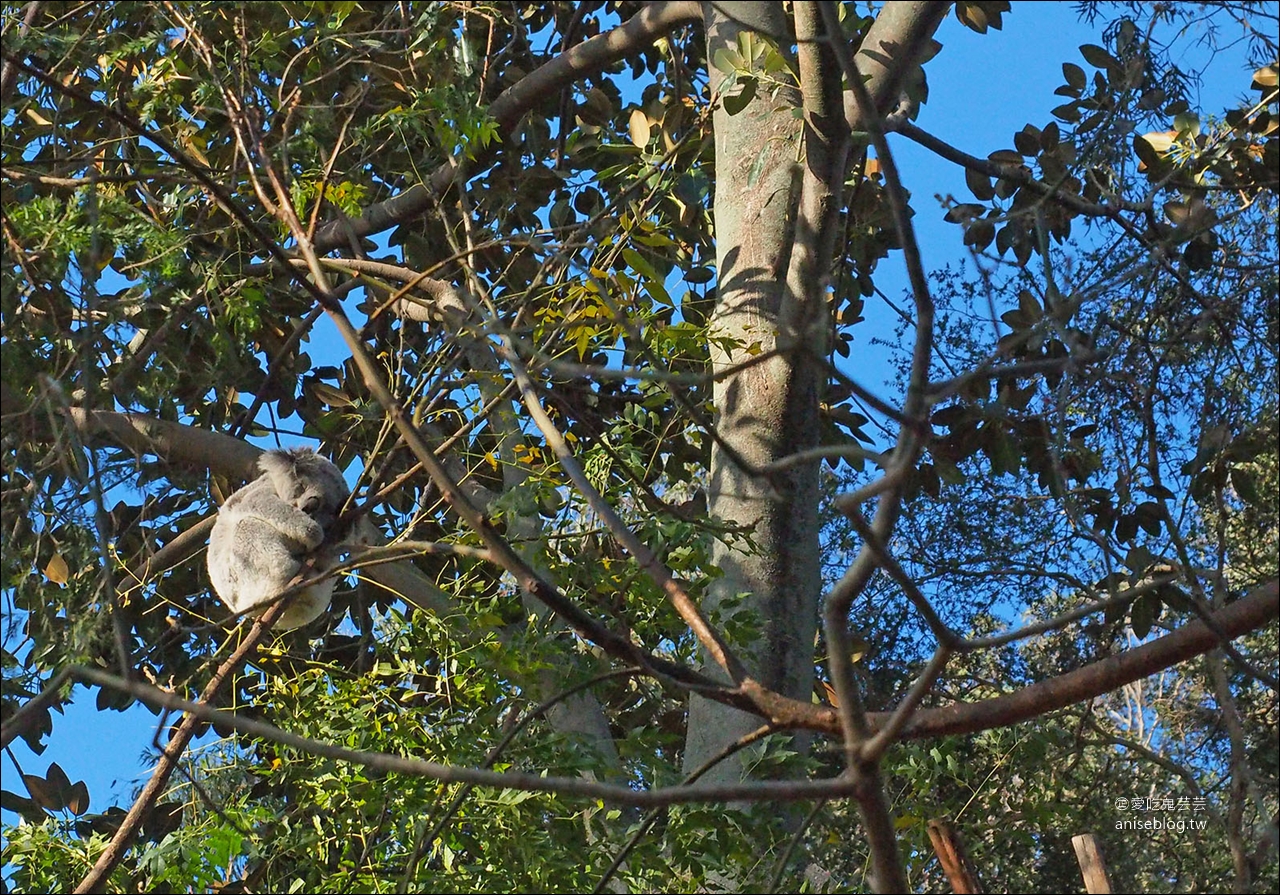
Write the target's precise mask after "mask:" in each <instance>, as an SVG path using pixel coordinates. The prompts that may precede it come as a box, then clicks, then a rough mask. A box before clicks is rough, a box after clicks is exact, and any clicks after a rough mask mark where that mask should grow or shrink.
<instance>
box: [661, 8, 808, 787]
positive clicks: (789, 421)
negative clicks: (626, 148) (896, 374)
mask: <svg viewBox="0 0 1280 895" xmlns="http://www.w3.org/2000/svg"><path fill="white" fill-rule="evenodd" d="M739 7H748V8H744V9H739ZM744 20H745V21H751V22H753V23H755V24H757V26H758V27H760V28H761V29H762V30H766V29H767V30H768V31H770V32H773V33H786V31H787V30H788V23H787V21H786V18H785V16H784V15H783V12H782V7H781V4H777V3H767V4H760V3H750V4H743V3H716V4H710V3H709V4H707V20H706V24H707V56H708V58H715V53H716V51H717V50H718V49H720V48H722V47H731V46H733V45H734V44H735V43H736V41H737V39H738V35H739V34H740V33H741V32H742V31H743V30H745V29H744V28H743V26H742V25H741V24H739V22H741V21H744ZM720 77H721V74H720V73H718V72H714V71H713V74H712V85H713V87H715V86H718V85H717V84H716V81H717V80H718V79H719V78H720ZM798 103H799V100H798V96H797V95H796V94H795V93H794V92H793V91H781V92H780V93H779V94H778V95H777V96H776V97H774V96H771V93H770V91H769V90H768V89H766V88H764V87H762V88H761V89H760V90H758V91H757V92H756V95H755V97H754V98H753V99H752V101H751V102H750V103H748V104H747V106H746V108H744V109H742V110H741V111H739V112H738V113H737V114H734V115H730V114H729V113H728V112H726V111H725V109H724V107H723V105H721V106H720V107H719V108H717V109H716V111H715V118H714V122H713V124H714V127H715V148H716V194H715V235H716V263H717V270H718V272H719V279H718V300H717V304H716V310H715V314H714V316H713V318H712V328H713V334H714V337H715V339H716V341H713V342H712V345H711V361H712V364H713V367H714V368H715V369H716V370H717V371H720V370H724V369H725V368H727V367H729V366H732V365H735V364H741V363H742V362H743V361H746V360H749V359H751V358H752V357H753V356H756V355H759V354H760V353H762V352H773V351H775V350H779V352H780V353H779V354H777V355H775V356H773V357H770V358H769V359H768V360H765V361H762V362H760V363H756V364H754V365H752V366H749V367H747V368H745V369H743V370H741V371H740V372H737V373H735V374H733V375H732V376H729V377H728V378H726V379H724V380H721V381H720V382H718V383H717V384H716V387H715V392H714V400H715V406H716V408H717V413H718V417H717V428H718V430H719V433H720V436H721V439H722V440H723V444H716V445H714V446H713V447H712V453H711V477H710V481H709V483H708V488H707V502H708V511H709V512H710V514H711V516H712V517H713V518H715V519H716V520H718V521H721V522H727V523H732V524H735V525H739V526H743V527H744V528H745V529H746V530H747V531H748V533H749V534H748V537H749V542H748V541H742V542H735V543H732V544H729V545H726V544H723V543H719V542H717V544H716V546H715V549H714V551H713V554H712V556H713V559H714V561H715V563H716V565H717V566H719V567H720V569H721V571H722V572H723V573H724V574H723V577H721V578H719V579H717V580H716V581H714V582H713V583H712V585H711V587H710V588H709V592H708V598H707V608H708V610H709V611H711V612H713V613H714V612H717V611H718V612H720V613H722V615H721V622H722V623H723V621H724V620H725V616H724V613H726V612H749V613H751V614H752V615H753V616H754V619H753V621H756V622H758V623H759V624H760V626H761V627H760V629H759V632H758V635H757V636H756V637H755V639H754V641H753V642H752V643H735V644H734V646H735V648H737V649H739V650H740V655H741V656H742V657H743V659H744V661H745V662H746V663H747V667H748V669H749V671H750V673H751V674H752V675H753V676H755V677H757V678H758V679H759V680H760V681H761V682H762V683H764V684H765V685H766V686H768V687H771V688H773V689H776V690H778V691H780V692H782V693H785V694H786V695H788V696H793V697H796V698H800V699H806V698H807V697H808V693H809V691H810V690H811V688H812V686H813V642H814V632H815V629H816V625H817V605H818V596H819V590H820V586H821V581H820V576H819V565H818V560H819V557H818V478H817V466H816V465H814V464H805V465H802V466H797V467H793V468H792V469H790V470H788V471H786V472H783V473H778V474H775V475H772V476H765V475H761V474H758V470H760V469H762V468H763V467H765V466H767V465H768V464H769V463H771V462H773V461H775V460H778V459H779V458H781V457H783V456H786V455H787V454H791V453H794V452H796V451H799V450H804V449H805V448H808V447H813V446H814V445H816V444H817V442H818V414H817V410H818V393H819V388H820V386H821V382H822V378H823V377H822V372H821V370H820V369H818V367H817V365H816V364H815V363H814V362H813V360H812V359H811V358H808V357H806V356H804V355H803V354H799V353H793V352H790V351H789V350H788V349H789V348H791V347H792V346H793V345H794V344H795V342H796V339H797V337H798V336H799V333H796V332H786V331H784V329H783V325H782V322H783V320H789V321H796V320H797V318H798V316H799V315H798V314H797V313H796V309H795V308H793V307H791V308H789V307H787V304H788V302H790V301H792V300H793V297H792V296H789V294H788V291H787V288H786V282H787V272H788V268H789V266H790V264H789V262H790V256H791V251H792V238H793V233H792V229H793V227H792V224H793V222H794V221H795V216H796V211H797V207H798V204H799V199H800V185H801V176H800V170H799V166H798V165H797V164H796V158H797V147H798V144H799V140H800V133H801V127H800V124H801V123H800V121H799V120H798V119H797V118H796V117H795V116H793V115H792V114H791V109H793V108H795V107H796V106H797V105H798ZM802 238H804V237H802ZM798 322H802V321H798ZM816 328H817V329H818V330H819V332H820V333H822V334H825V332H826V323H825V321H821V322H819V325H818V327H816ZM720 339H730V340H732V344H731V345H730V346H729V347H725V346H724V345H722V343H721V342H720V341H719V340H720ZM739 598H741V602H738V603H736V606H734V601H737V600H738V599H739ZM731 606H732V607H733V608H730V607H731ZM708 670H710V669H708ZM759 726H760V720H759V719H758V718H755V717H753V716H751V715H747V714H745V713H743V712H739V711H737V710H735V709H730V708H726V707H725V706H723V705H719V704H716V703H712V702H709V701H707V700H705V699H702V698H701V697H698V696H696V695H694V696H693V697H692V698H691V702H690V707H689V730H688V739H687V741H686V751H685V766H686V768H687V769H692V768H695V767H697V766H699V765H700V764H702V763H703V762H704V761H706V760H707V759H708V758H710V757H711V756H712V755H714V754H715V753H716V752H718V751H719V750H720V749H722V748H723V747H724V746H726V745H728V744H729V743H732V742H733V741H734V740H736V739H737V738H738V737H740V736H742V735H743V734H746V733H748V732H750V731H751V730H754V729H755V728H756V727H759ZM740 773H741V766H740V765H739V764H735V763H731V762H726V763H724V764H722V765H721V766H720V767H719V768H717V769H716V771H713V772H712V775H711V776H712V779H716V780H728V779H734V778H737V777H738V776H740ZM704 779H705V778H704Z"/></svg>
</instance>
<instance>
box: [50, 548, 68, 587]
mask: <svg viewBox="0 0 1280 895" xmlns="http://www.w3.org/2000/svg"><path fill="white" fill-rule="evenodd" d="M44 577H46V578H48V579H49V580H50V581H52V582H53V583H54V584H66V583H67V581H68V580H69V579H70V578H71V570H70V569H68V568H67V561H66V560H65V559H63V558H62V554H61V553H55V554H53V557H52V558H51V559H50V560H49V564H48V565H47V566H45V567H44Z"/></svg>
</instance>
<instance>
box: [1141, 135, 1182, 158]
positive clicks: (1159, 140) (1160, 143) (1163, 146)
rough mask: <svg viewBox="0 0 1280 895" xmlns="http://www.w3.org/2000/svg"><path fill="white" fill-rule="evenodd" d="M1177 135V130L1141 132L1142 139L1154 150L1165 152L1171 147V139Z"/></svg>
mask: <svg viewBox="0 0 1280 895" xmlns="http://www.w3.org/2000/svg"><path fill="white" fill-rule="evenodd" d="M1176 136H1178V132H1177V131H1152V132H1151V133H1149V134H1143V135H1142V139H1144V140H1146V141H1147V143H1149V144H1150V145H1151V148H1152V149H1154V150H1155V151H1156V152H1159V153H1165V152H1168V151H1169V150H1170V149H1172V148H1173V139H1174V137H1176Z"/></svg>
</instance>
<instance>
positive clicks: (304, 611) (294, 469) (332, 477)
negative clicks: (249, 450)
mask: <svg viewBox="0 0 1280 895" xmlns="http://www.w3.org/2000/svg"><path fill="white" fill-rule="evenodd" d="M258 468H259V469H261V470H262V475H261V476H259V477H258V478H257V479H255V480H254V481H253V482H250V483H249V484H248V485H246V486H245V487H243V488H241V489H240V490H239V491H237V492H236V493H235V494H232V495H231V496H230V497H229V498H227V502H226V503H224V504H223V505H222V508H221V509H220V510H219V511H218V518H217V521H216V522H214V524H213V533H212V534H211V535H210V537H209V553H208V563H209V578H210V579H211V580H212V581H213V589H214V590H215V591H216V592H217V594H218V597H219V599H221V600H222V602H223V603H225V604H226V605H227V606H228V608H230V609H231V611H232V612H244V611H246V610H248V611H250V612H251V613H252V614H253V615H261V614H262V613H263V612H265V611H266V610H267V608H268V607H269V606H270V603H271V598H272V597H275V596H277V595H279V594H280V593H281V592H282V591H284V590H285V588H287V587H288V586H289V583H290V582H291V581H293V579H294V578H295V577H296V576H297V575H298V573H299V572H304V566H305V565H307V564H308V562H309V563H310V568H308V569H305V577H313V576H314V575H315V574H316V573H321V572H325V571H328V570H329V569H331V568H333V567H334V566H335V565H336V564H337V562H338V554H339V552H340V548H341V544H342V542H343V540H345V533H344V532H339V531H336V530H335V523H336V521H337V518H338V513H339V511H340V510H341V509H342V506H343V504H344V503H346V500H347V497H348V496H349V495H350V493H351V492H350V489H348V488H347V483H346V482H345V481H344V480H343V478H342V473H341V472H340V471H339V470H338V467H336V466H334V465H333V464H332V463H330V462H329V461H328V460H326V459H324V458H323V457H321V456H319V455H318V454H316V452H315V451H313V450H311V449H310V448H293V449H291V450H287V451H267V452H266V453H265V454H263V455H262V457H261V459H259V460H258ZM335 584H336V582H335V581H334V580H333V579H332V578H329V579H326V580H325V581H322V582H320V583H318V584H314V585H312V586H311V587H308V588H307V589H306V590H304V591H301V592H300V593H298V594H296V595H295V596H294V597H293V598H292V602H291V603H290V604H289V607H288V609H286V610H285V612H284V614H283V615H282V616H281V617H280V620H279V621H278V622H277V623H276V625H277V627H279V628H297V627H300V626H302V625H305V624H307V623H308V622H311V621H313V620H315V619H317V618H319V617H320V615H321V614H322V613H323V612H324V611H325V610H326V609H327V608H329V600H330V599H331V598H332V596H333V589H334V586H335ZM263 604H266V605H263Z"/></svg>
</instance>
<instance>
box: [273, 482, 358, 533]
mask: <svg viewBox="0 0 1280 895" xmlns="http://www.w3.org/2000/svg"><path fill="white" fill-rule="evenodd" d="M293 491H294V493H293V494H291V495H289V497H288V498H286V499H287V500H288V501H289V502H290V503H292V504H293V505H294V506H295V507H297V508H298V509H300V510H302V512H304V513H306V514H307V515H308V516H310V517H311V518H312V519H314V520H316V522H318V523H320V527H321V528H323V529H325V530H326V531H327V530H328V529H329V526H331V525H332V524H333V521H334V519H336V518H337V515H338V510H339V509H341V507H342V502H343V500H344V498H345V496H346V495H345V494H339V493H336V492H335V491H334V488H333V483H331V482H326V481H322V480H321V481H317V480H315V479H310V480H300V481H296V482H295V483H294V488H293Z"/></svg>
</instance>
